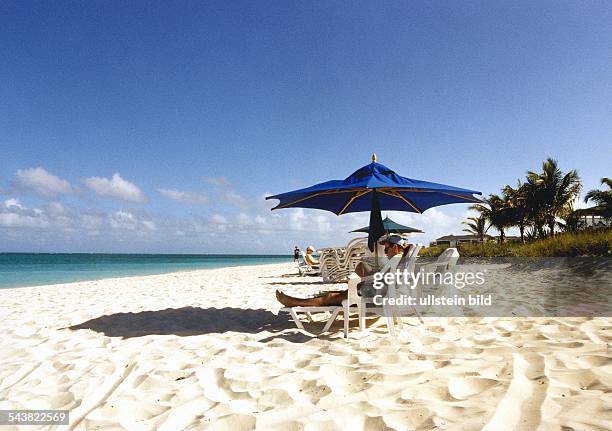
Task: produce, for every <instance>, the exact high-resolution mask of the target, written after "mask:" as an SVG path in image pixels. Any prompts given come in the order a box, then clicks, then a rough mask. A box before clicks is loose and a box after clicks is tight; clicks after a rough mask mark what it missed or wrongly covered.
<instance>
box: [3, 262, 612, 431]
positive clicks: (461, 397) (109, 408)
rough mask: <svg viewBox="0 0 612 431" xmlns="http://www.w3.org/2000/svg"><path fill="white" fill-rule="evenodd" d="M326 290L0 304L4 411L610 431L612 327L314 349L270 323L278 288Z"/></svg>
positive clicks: (337, 425)
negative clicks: (39, 410)
mask: <svg viewBox="0 0 612 431" xmlns="http://www.w3.org/2000/svg"><path fill="white" fill-rule="evenodd" d="M319 280H320V279H319V278H316V277H304V278H299V277H297V276H296V271H295V268H294V266H293V265H292V264H274V265H262V266H248V267H235V268H224V269H214V270H198V271H190V272H181V273H171V274H164V275H155V276H143V277H133V278H118V279H107V280H101V281H90V282H80V283H72V284H64V285H53V286H42V287H28V288H16V289H3V290H0V299H1V301H2V319H1V321H0V325H1V327H0V361H1V363H2V367H1V368H0V409H67V410H70V426H69V427H60V428H57V429H78V430H93V429H112V430H121V429H125V430H173V431H174V430H183V429H194V430H195V429H197V430H199V429H219V430H232V431H236V430H250V429H261V430H302V429H304V430H335V429H338V430H343V429H351V430H359V429H365V430H381V429H397V430H433V429H439V430H481V429H486V430H495V431H498V430H581V431H582V430H607V429H612V411H611V410H610V406H612V392H611V391H612V350H611V346H612V326H611V324H612V322H611V320H612V319H610V318H603V317H600V318H591V319H589V318H482V319H480V318H455V319H451V320H450V321H449V319H446V318H433V317H431V318H426V319H425V321H426V322H425V324H424V325H417V322H416V320H415V319H413V318H405V325H404V328H403V331H402V332H401V334H400V335H399V336H398V338H397V339H391V338H390V337H388V336H387V334H386V329H385V328H384V326H380V327H376V328H370V329H369V330H367V331H364V332H362V333H360V332H359V331H358V330H357V328H354V329H353V331H352V332H351V334H350V338H349V339H348V340H345V339H344V338H343V337H342V331H341V327H342V321H341V319H340V318H339V319H338V321H337V323H336V324H335V325H334V326H333V331H332V332H331V333H330V334H324V335H320V336H317V335H316V334H314V335H313V334H311V333H309V332H305V331H299V330H297V329H296V328H295V325H294V324H293V322H291V321H290V320H289V318H288V316H287V315H286V314H282V313H281V314H280V315H277V313H278V310H279V308H280V304H278V303H277V302H276V299H275V297H274V291H275V289H283V290H285V291H287V292H288V293H293V294H303V295H305V294H309V293H314V292H317V291H319V290H322V289H330V288H331V289H337V288H339V287H342V286H338V285H334V286H327V285H323V284H322V283H321V282H320V281H319ZM352 324H353V325H355V322H353V323H352ZM322 326H323V323H315V324H310V325H307V326H306V328H307V329H309V330H312V331H313V332H315V333H316V332H317V331H318V330H320V329H321V327H322ZM0 428H1V429H3V430H4V429H17V428H11V427H0ZM33 428H35V427H22V429H33Z"/></svg>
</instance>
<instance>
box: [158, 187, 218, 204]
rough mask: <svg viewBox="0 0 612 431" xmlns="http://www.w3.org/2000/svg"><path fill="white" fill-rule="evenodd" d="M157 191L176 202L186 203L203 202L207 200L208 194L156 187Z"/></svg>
mask: <svg viewBox="0 0 612 431" xmlns="http://www.w3.org/2000/svg"><path fill="white" fill-rule="evenodd" d="M157 191H158V193H159V194H161V195H162V196H165V197H167V198H168V199H172V200H175V201H177V202H183V203H188V204H205V203H207V202H208V196H206V195H204V194H200V193H191V192H183V191H181V190H176V189H157Z"/></svg>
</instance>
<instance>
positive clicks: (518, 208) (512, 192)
mask: <svg viewBox="0 0 612 431" xmlns="http://www.w3.org/2000/svg"><path fill="white" fill-rule="evenodd" d="M503 195H504V199H505V200H506V201H507V202H508V218H509V223H510V224H511V225H512V226H518V228H519V232H520V233H521V242H523V243H524V242H525V228H526V227H527V225H529V218H530V210H529V207H528V206H527V201H528V197H529V186H528V184H526V183H523V182H521V180H518V183H517V187H516V189H514V188H512V187H511V186H508V185H507V186H506V187H504V188H503Z"/></svg>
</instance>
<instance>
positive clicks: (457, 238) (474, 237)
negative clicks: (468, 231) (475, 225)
mask: <svg viewBox="0 0 612 431" xmlns="http://www.w3.org/2000/svg"><path fill="white" fill-rule="evenodd" d="M484 237H485V238H487V239H491V238H493V237H492V236H491V235H485V236H484ZM470 240H475V241H478V240H480V237H479V236H478V235H445V236H441V237H440V238H438V239H436V241H470Z"/></svg>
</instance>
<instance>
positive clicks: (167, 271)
mask: <svg viewBox="0 0 612 431" xmlns="http://www.w3.org/2000/svg"><path fill="white" fill-rule="evenodd" d="M1 254H2V253H0V255H1ZM10 254H14V253H10ZM26 254H33V253H26ZM42 254H44V255H66V253H55V254H51V253H42ZM74 254H75V255H82V254H84V253H74ZM96 254H100V253H96ZM108 256H117V254H109V255H108ZM119 256H123V255H121V254H119ZM125 256H209V257H228V258H230V257H237V258H242V257H244V258H245V259H249V258H252V259H257V258H260V259H262V261H260V262H249V263H244V262H240V261H237V262H236V263H232V262H227V263H224V264H222V265H219V266H211V267H200V268H198V267H193V268H177V269H171V268H166V269H160V271H161V272H148V271H147V272H146V273H142V274H125V275H111V274H108V275H105V274H100V277H93V278H90V277H87V278H82V279H81V278H79V279H76V280H71V281H57V282H52V283H40V284H26V285H17V286H14V285H8V286H3V285H1V284H0V291H2V290H5V289H23V288H28V287H42V286H57V285H68V284H74V283H87V282H92V281H102V280H109V279H125V278H132V277H148V276H155V275H163V274H173V273H181V272H191V271H202V270H214V269H222V268H236V267H241V266H259V265H274V264H283V263H284V262H277V261H273V262H266V261H265V260H264V259H268V258H269V259H271V260H273V259H285V256H283V255H125ZM286 259H287V261H291V259H292V258H291V257H287V258H286ZM117 265H118V266H120V265H121V264H117ZM124 270H125V269H124ZM151 270H152V271H153V268H151ZM81 271H82V270H81ZM94 271H96V270H89V271H87V270H86V271H82V272H94ZM97 271H98V272H100V273H101V272H102V271H101V270H99V269H98V270H97ZM36 272H41V271H36ZM66 272H74V273H76V274H78V273H79V270H75V271H66ZM118 272H120V269H118ZM24 273H25V271H24ZM0 275H1V273H0Z"/></svg>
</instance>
